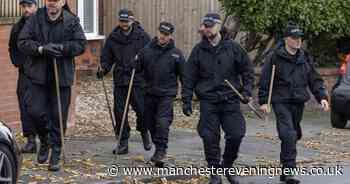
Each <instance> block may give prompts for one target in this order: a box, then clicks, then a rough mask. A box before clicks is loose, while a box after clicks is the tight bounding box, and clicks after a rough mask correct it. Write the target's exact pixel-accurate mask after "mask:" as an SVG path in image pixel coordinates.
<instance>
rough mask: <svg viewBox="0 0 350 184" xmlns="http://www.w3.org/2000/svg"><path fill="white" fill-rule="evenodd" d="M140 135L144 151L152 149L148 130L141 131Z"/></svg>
mask: <svg viewBox="0 0 350 184" xmlns="http://www.w3.org/2000/svg"><path fill="white" fill-rule="evenodd" d="M141 137H142V143H143V148H144V149H145V150H146V151H149V150H151V149H152V145H151V140H150V137H149V133H148V131H145V132H142V133H141Z"/></svg>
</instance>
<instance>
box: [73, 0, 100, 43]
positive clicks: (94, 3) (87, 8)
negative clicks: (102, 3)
mask: <svg viewBox="0 0 350 184" xmlns="http://www.w3.org/2000/svg"><path fill="white" fill-rule="evenodd" d="M78 15H79V17H80V23H81V25H82V27H83V29H84V32H85V34H86V37H87V38H88V39H89V38H91V37H96V36H98V0H78Z"/></svg>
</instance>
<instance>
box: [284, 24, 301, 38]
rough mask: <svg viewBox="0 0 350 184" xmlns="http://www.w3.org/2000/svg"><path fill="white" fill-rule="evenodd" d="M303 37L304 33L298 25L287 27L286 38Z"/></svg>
mask: <svg viewBox="0 0 350 184" xmlns="http://www.w3.org/2000/svg"><path fill="white" fill-rule="evenodd" d="M290 36H292V37H303V36H304V32H303V30H302V29H301V28H300V27H299V26H298V25H287V27H286V29H285V31H284V37H290Z"/></svg>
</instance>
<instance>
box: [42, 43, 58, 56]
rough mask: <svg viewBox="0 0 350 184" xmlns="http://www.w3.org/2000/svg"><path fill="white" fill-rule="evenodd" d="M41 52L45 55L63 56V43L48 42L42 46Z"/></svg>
mask: <svg viewBox="0 0 350 184" xmlns="http://www.w3.org/2000/svg"><path fill="white" fill-rule="evenodd" d="M42 54H44V55H45V56H49V57H53V58H59V57H62V56H63V45H62V44H54V43H49V44H46V45H44V46H42Z"/></svg>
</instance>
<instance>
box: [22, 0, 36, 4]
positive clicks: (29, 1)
mask: <svg viewBox="0 0 350 184" xmlns="http://www.w3.org/2000/svg"><path fill="white" fill-rule="evenodd" d="M24 3H27V4H37V2H36V0H20V1H19V4H24Z"/></svg>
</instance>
